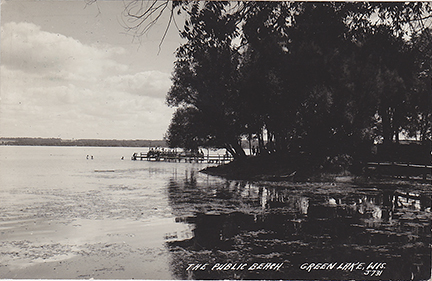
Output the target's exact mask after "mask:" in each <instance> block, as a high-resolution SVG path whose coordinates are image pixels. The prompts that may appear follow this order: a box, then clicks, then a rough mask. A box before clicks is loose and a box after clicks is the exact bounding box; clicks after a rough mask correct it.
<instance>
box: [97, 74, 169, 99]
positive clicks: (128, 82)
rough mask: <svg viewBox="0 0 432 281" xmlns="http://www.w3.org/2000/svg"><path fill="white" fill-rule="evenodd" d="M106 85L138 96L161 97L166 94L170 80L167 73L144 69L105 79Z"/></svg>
mask: <svg viewBox="0 0 432 281" xmlns="http://www.w3.org/2000/svg"><path fill="white" fill-rule="evenodd" d="M105 82H106V85H108V86H109V87H114V88H116V89H117V90H120V91H127V92H129V93H133V94H136V95H140V96H149V97H159V98H161V97H162V98H163V97H165V95H166V94H167V92H168V90H169V88H170V86H171V80H170V75H169V74H168V73H163V72H160V71H146V72H139V73H135V74H127V75H119V76H116V77H109V78H107V79H105Z"/></svg>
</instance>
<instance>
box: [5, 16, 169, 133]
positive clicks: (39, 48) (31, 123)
mask: <svg viewBox="0 0 432 281" xmlns="http://www.w3.org/2000/svg"><path fill="white" fill-rule="evenodd" d="M1 52H2V53H1V55H2V66H1V69H0V74H1V81H2V83H1V85H0V86H1V87H0V91H1V92H0V93H1V102H0V135H2V136H41V137H63V138H117V139H137V138H142V139H143V138H144V139H145V138H150V139H156V138H157V139H160V138H162V136H163V134H164V132H165V131H166V129H167V127H168V124H169V121H170V119H171V116H172V112H173V109H171V108H168V107H167V106H166V105H165V103H164V101H165V95H166V93H167V91H168V89H169V87H170V84H171V82H170V79H169V74H167V73H163V72H160V71H146V72H139V73H127V70H128V69H127V67H126V66H125V65H124V64H123V63H121V62H119V61H118V59H119V57H121V56H119V54H121V53H122V52H124V49H122V48H115V47H111V46H103V47H101V46H96V45H92V46H90V45H85V44H82V43H81V42H79V41H78V40H75V39H73V38H70V37H66V36H64V35H61V34H54V33H49V32H45V31H42V30H41V28H40V27H38V26H36V25H34V24H32V23H13V22H11V23H6V24H4V26H2V30H1Z"/></svg>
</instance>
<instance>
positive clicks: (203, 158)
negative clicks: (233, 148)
mask: <svg viewBox="0 0 432 281" xmlns="http://www.w3.org/2000/svg"><path fill="white" fill-rule="evenodd" d="M131 160H140V161H142V160H147V161H164V162H183V161H184V162H185V163H209V164H211V163H215V164H224V163H228V162H231V161H232V160H233V157H232V156H231V155H228V154H224V155H204V154H189V153H174V152H165V153H164V152H150V151H149V152H147V153H144V152H141V153H134V154H133V155H132V157H131Z"/></svg>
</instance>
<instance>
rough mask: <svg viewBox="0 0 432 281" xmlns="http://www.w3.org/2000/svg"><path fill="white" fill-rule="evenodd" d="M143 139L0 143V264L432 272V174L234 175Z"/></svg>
mask: <svg viewBox="0 0 432 281" xmlns="http://www.w3.org/2000/svg"><path fill="white" fill-rule="evenodd" d="M141 151H143V152H146V151H147V148H141V149H139V148H113V147H110V148H106V147H25V146H0V157H1V158H0V278H19V279H22V278H35V279H38V278H55V279H64V278H68V279H76V278H85V279H88V278H102V279H112V278H113V279H309V280H311V279H340V280H347V279H375V280H378V279H385V280H389V279H398V280H401V279H403V280H410V279H415V280H425V279H429V277H430V274H431V248H430V244H431V241H430V238H431V228H430V221H431V217H432V216H431V194H432V192H431V185H430V184H429V183H411V184H407V183H403V182H400V183H388V182H387V183H382V182H381V183H375V184H352V183H348V182H343V180H340V181H336V182H335V183H288V182H277V183H271V182H244V181H229V180H225V179H222V178H218V177H213V176H209V175H206V174H203V173H200V172H199V170H201V169H203V168H205V167H206V166H208V164H196V163H168V162H152V161H131V160H130V157H131V155H132V154H133V153H134V152H141ZM87 155H89V156H93V160H92V159H86V156H87ZM122 157H124V160H122V159H121V158H122Z"/></svg>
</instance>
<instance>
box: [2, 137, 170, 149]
mask: <svg viewBox="0 0 432 281" xmlns="http://www.w3.org/2000/svg"><path fill="white" fill-rule="evenodd" d="M0 144H1V145H29V146H117V147H150V146H159V147H166V146H167V145H166V142H165V141H164V140H115V139H113V140H102V139H76V140H75V139H72V140H68V139H61V138H0Z"/></svg>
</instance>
